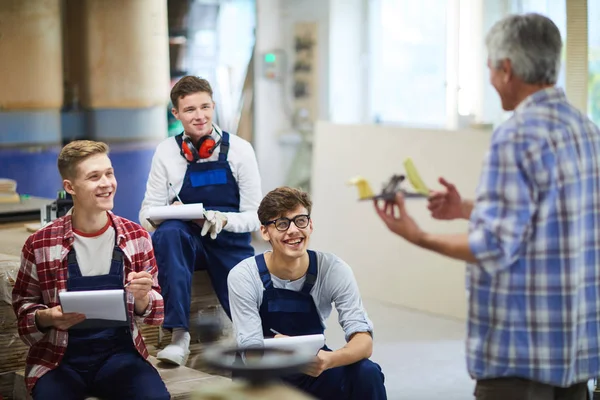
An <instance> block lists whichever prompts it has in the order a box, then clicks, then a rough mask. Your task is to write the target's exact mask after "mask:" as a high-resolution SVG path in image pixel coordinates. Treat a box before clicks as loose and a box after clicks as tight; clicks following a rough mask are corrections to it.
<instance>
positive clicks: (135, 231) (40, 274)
mask: <svg viewBox="0 0 600 400" xmlns="http://www.w3.org/2000/svg"><path fill="white" fill-rule="evenodd" d="M108 214H109V217H110V218H111V220H112V224H113V227H114V228H115V237H116V241H117V245H118V246H119V248H120V249H121V250H122V251H123V253H124V255H125V257H124V259H123V265H124V274H123V279H126V277H127V275H128V274H129V273H130V272H132V271H135V272H141V271H144V270H145V269H146V267H148V266H151V269H150V271H149V272H150V274H151V275H152V276H153V279H154V285H153V290H151V291H150V293H149V296H150V304H149V305H148V308H147V309H146V311H145V312H144V314H143V315H142V316H141V317H140V316H137V315H135V313H134V299H133V296H131V295H129V296H127V309H128V312H129V316H130V320H131V321H132V322H131V332H132V336H133V342H134V344H135V347H136V348H137V350H138V351H139V352H140V354H141V355H142V356H143V357H144V358H148V350H147V349H146V345H145V344H144V340H143V339H142V335H141V334H140V331H139V330H138V328H137V323H135V322H134V321H136V317H137V319H139V320H141V322H143V323H145V324H148V325H160V324H162V322H163V319H164V308H163V299H162V296H161V295H160V287H159V286H158V279H157V272H158V269H157V267H156V260H155V259H154V251H153V250H152V242H151V240H150V235H149V234H148V232H146V231H145V230H144V229H143V228H142V227H141V226H139V225H138V224H136V223H134V222H132V221H129V220H127V219H125V218H121V217H118V216H116V215H114V214H113V213H111V212H109V213H108ZM74 240H75V237H74V236H73V228H72V225H71V215H66V216H64V217H61V218H58V219H56V220H55V221H53V222H52V223H51V224H50V225H48V226H46V227H44V228H43V229H41V230H39V231H37V232H36V233H34V234H32V235H31V236H29V238H28V239H27V241H26V242H25V245H24V246H23V252H22V254H21V268H20V270H19V274H18V275H17V280H16V282H15V287H14V289H13V294H12V301H13V308H14V310H15V314H16V315H17V320H18V330H19V336H20V337H21V340H23V341H24V342H25V344H27V345H28V346H30V348H29V353H28V354H27V366H26V369H25V376H26V378H25V381H26V384H27V388H28V389H29V391H31V389H33V386H34V385H35V383H36V381H37V380H38V379H39V378H40V377H41V376H42V375H44V374H45V373H46V372H48V371H50V370H52V369H54V368H56V367H57V366H58V364H59V363H60V361H61V360H62V357H63V355H64V354H65V351H66V349H67V343H68V339H69V334H68V331H66V330H58V329H55V328H50V329H49V330H47V331H45V332H41V331H40V330H39V329H38V327H37V325H36V324H35V312H36V311H37V310H41V309H45V308H51V307H55V306H58V305H59V304H60V303H59V299H58V293H59V292H62V291H66V290H67V287H66V286H67V275H68V273H67V254H68V253H69V251H70V250H71V248H72V247H73V242H74Z"/></svg>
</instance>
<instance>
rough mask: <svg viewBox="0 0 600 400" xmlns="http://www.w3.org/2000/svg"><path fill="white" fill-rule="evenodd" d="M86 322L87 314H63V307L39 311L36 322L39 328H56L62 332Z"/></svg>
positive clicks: (36, 314)
mask: <svg viewBox="0 0 600 400" xmlns="http://www.w3.org/2000/svg"><path fill="white" fill-rule="evenodd" d="M84 320H85V314H80V313H74V312H73V313H63V310H62V307H61V306H56V307H52V308H47V309H45V310H38V311H37V312H36V313H35V322H36V324H37V325H38V327H39V328H50V327H54V328H56V329H60V330H67V329H69V328H70V327H72V326H73V325H77V324H78V323H80V322H83V321H84Z"/></svg>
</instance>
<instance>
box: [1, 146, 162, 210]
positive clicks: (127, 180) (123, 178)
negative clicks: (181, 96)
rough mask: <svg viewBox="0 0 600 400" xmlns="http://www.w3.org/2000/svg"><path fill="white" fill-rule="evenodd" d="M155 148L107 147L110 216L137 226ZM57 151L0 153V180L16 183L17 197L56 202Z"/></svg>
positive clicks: (57, 178) (54, 148)
mask: <svg viewBox="0 0 600 400" xmlns="http://www.w3.org/2000/svg"><path fill="white" fill-rule="evenodd" d="M156 144H157V143H155V142H154V143H153V142H148V143H125V144H110V149H111V152H110V159H111V161H112V164H113V167H114V168H115V175H116V177H117V182H118V189H117V193H116V197H115V208H114V212H115V213H117V214H118V215H120V216H122V217H125V218H128V219H131V220H132V221H135V222H139V221H138V212H139V209H140V205H141V204H142V200H143V198H144V192H145V191H146V181H147V179H148V173H149V172H150V164H151V162H152V155H153V154H154V149H155V147H156ZM59 151H60V147H58V146H56V147H46V148H43V149H37V150H25V149H0V177H4V178H10V179H14V180H16V181H17V191H18V192H19V193H20V194H29V195H32V196H40V197H49V198H56V193H57V191H58V190H61V189H62V181H61V179H60V175H59V173H58V168H57V167H56V160H57V158H58V153H59Z"/></svg>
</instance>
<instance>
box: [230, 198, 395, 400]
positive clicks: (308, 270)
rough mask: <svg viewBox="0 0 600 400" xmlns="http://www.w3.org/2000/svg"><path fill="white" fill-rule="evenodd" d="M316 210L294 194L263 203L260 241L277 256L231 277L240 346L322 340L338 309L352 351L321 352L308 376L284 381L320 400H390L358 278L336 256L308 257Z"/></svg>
mask: <svg viewBox="0 0 600 400" xmlns="http://www.w3.org/2000/svg"><path fill="white" fill-rule="evenodd" d="M311 207H312V202H311V200H310V198H309V195H308V194H307V193H305V192H302V191H299V190H296V189H292V188H288V187H282V188H278V189H275V190H273V191H271V192H269V193H268V194H267V195H266V196H265V198H264V199H263V200H262V202H261V203H260V206H259V208H258V218H259V220H260V221H261V228H260V229H261V234H262V237H263V239H264V240H267V241H269V243H270V244H271V246H272V251H267V252H265V253H264V254H260V255H257V256H255V257H250V258H247V259H245V260H244V261H242V262H240V263H239V264H238V265H236V266H235V267H234V268H233V269H232V270H231V272H230V273H229V277H228V287H229V304H230V307H231V316H232V320H233V327H234V331H235V336H236V339H237V344H238V345H239V346H240V347H245V348H248V347H262V345H263V339H264V338H267V337H273V331H277V332H281V333H282V334H283V335H287V336H297V335H312V334H322V333H323V332H324V330H325V321H326V320H327V318H328V317H329V315H330V314H331V310H332V304H335V307H336V309H337V311H338V313H339V321H340V325H341V326H342V328H343V329H344V332H345V335H346V341H347V344H346V345H345V346H344V347H342V348H341V349H338V350H335V351H331V350H330V349H329V348H327V346H325V347H323V349H321V350H320V351H319V353H318V354H317V355H316V357H315V360H314V363H313V364H312V365H311V366H310V367H309V368H308V369H307V370H306V371H305V373H303V374H296V375H293V376H288V377H285V378H284V381H286V382H287V383H289V384H291V385H293V386H296V387H298V388H299V389H301V390H303V391H305V392H307V393H309V394H310V395H312V396H315V397H317V398H319V399H357V400H358V399H371V400H381V399H387V395H386V391H385V386H384V376H383V373H382V372H381V368H380V367H379V365H377V364H376V363H374V362H372V361H371V360H369V357H370V356H371V353H372V350H373V338H372V333H373V325H372V323H371V321H370V320H369V318H368V317H367V313H366V311H365V310H364V308H363V305H362V301H361V298H360V294H359V290H358V286H357V284H356V281H355V279H354V275H353V273H352V270H351V269H350V267H349V266H348V265H347V264H346V263H345V262H344V261H342V260H341V259H339V258H338V257H336V256H335V255H333V254H330V253H323V252H319V251H311V250H308V249H307V248H308V243H309V239H310V235H311V233H312V230H313V224H312V220H311V219H310V211H311Z"/></svg>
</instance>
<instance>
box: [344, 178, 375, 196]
mask: <svg viewBox="0 0 600 400" xmlns="http://www.w3.org/2000/svg"><path fill="white" fill-rule="evenodd" d="M348 185H354V186H356V187H357V188H358V197H359V198H360V199H369V198H371V197H373V196H374V194H373V190H371V185H369V182H368V181H367V180H366V179H365V178H363V177H362V176H360V175H359V176H355V177H354V178H352V179H350V180H349V181H348Z"/></svg>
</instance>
